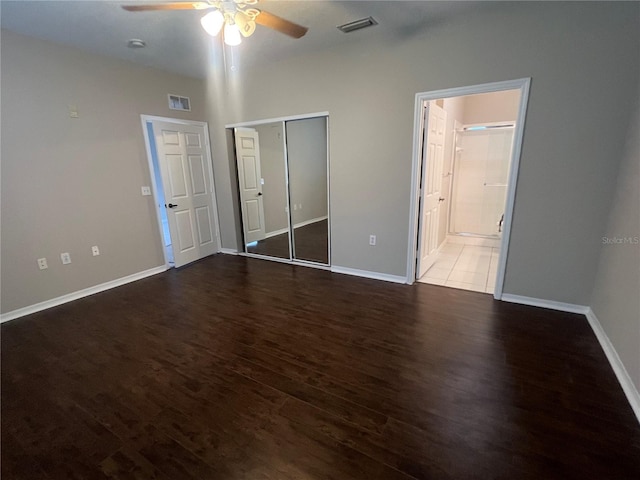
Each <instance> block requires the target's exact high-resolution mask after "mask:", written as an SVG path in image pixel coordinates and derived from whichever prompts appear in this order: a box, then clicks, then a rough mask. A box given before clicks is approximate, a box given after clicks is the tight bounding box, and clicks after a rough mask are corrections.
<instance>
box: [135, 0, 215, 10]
mask: <svg viewBox="0 0 640 480" xmlns="http://www.w3.org/2000/svg"><path fill="white" fill-rule="evenodd" d="M211 6H212V5H211V4H209V3H207V2H174V3H155V4H140V5H123V6H122V8H124V9H125V10H127V11H128V12H145V11H151V10H205V9H207V8H210V7H211Z"/></svg>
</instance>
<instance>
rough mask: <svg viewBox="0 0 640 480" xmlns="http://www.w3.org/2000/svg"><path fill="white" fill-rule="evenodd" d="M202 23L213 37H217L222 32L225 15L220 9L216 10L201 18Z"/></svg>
mask: <svg viewBox="0 0 640 480" xmlns="http://www.w3.org/2000/svg"><path fill="white" fill-rule="evenodd" d="M200 23H201V24H202V28H204V30H205V32H207V33H208V34H209V35H211V36H212V37H215V36H216V35H218V33H220V30H221V29H222V25H224V15H222V12H221V11H220V10H214V11H213V12H209V13H207V14H206V15H205V16H204V17H202V18H201V19H200Z"/></svg>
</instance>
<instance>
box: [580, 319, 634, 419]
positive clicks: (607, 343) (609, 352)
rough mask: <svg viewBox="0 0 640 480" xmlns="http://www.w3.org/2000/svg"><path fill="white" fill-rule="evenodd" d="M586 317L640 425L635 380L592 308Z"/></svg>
mask: <svg viewBox="0 0 640 480" xmlns="http://www.w3.org/2000/svg"><path fill="white" fill-rule="evenodd" d="M586 315H587V320H588V321H589V325H591V328H592V329H593V333H595V334H596V338H597V339H598V342H600V346H601V347H602V350H604V353H605V355H606V356H607V360H609V363H610V364H611V368H613V372H614V373H615V374H616V377H617V378H618V382H620V386H621V387H622V390H623V391H624V394H625V395H626V396H627V400H629V403H630V404H631V408H632V409H633V413H635V414H636V418H637V419H638V422H639V423H640V393H638V389H637V388H636V386H635V385H634V383H633V380H631V377H630V376H629V373H628V372H627V369H626V368H625V366H624V363H622V360H620V357H619V356H618V352H616V349H615V348H614V346H613V344H612V343H611V340H609V337H608V336H607V334H606V333H605V331H604V329H603V328H602V325H601V324H600V321H599V320H598V317H596V314H595V313H593V310H591V308H589V309H588V311H587V313H586Z"/></svg>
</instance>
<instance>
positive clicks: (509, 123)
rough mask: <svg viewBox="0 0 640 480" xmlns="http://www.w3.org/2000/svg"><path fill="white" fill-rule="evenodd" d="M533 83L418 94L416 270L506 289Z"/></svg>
mask: <svg viewBox="0 0 640 480" xmlns="http://www.w3.org/2000/svg"><path fill="white" fill-rule="evenodd" d="M528 87H529V79H522V80H515V81H509V82H498V83H493V84H486V85H478V86H473V87H464V88H457V89H450V90H442V91H438V92H429V93H424V94H418V95H416V128H415V132H414V172H413V173H414V178H413V184H412V188H413V194H412V226H413V228H412V231H411V232H410V235H411V237H410V250H409V251H410V258H409V262H408V264H409V272H408V278H410V279H415V281H418V282H421V283H429V284H433V285H442V286H446V287H452V288H460V289H465V290H473V291H477V292H483V293H488V294H493V295H494V296H495V297H496V298H500V297H501V295H502V286H503V283H504V271H505V265H506V257H507V250H508V242H509V233H510V226H511V217H512V210H513V200H514V197H515V180H516V178H517V170H518V160H519V156H520V146H521V140H522V132H523V127H524V116H525V112H526V103H527V97H528ZM411 257H413V258H411Z"/></svg>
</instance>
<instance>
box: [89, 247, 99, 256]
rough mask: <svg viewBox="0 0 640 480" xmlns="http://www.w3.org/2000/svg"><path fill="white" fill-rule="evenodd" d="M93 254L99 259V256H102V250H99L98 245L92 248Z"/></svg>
mask: <svg viewBox="0 0 640 480" xmlns="http://www.w3.org/2000/svg"><path fill="white" fill-rule="evenodd" d="M91 253H92V254H93V256H94V257H97V256H98V255H100V249H99V248H98V246H97V245H94V246H93V247H91Z"/></svg>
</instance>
